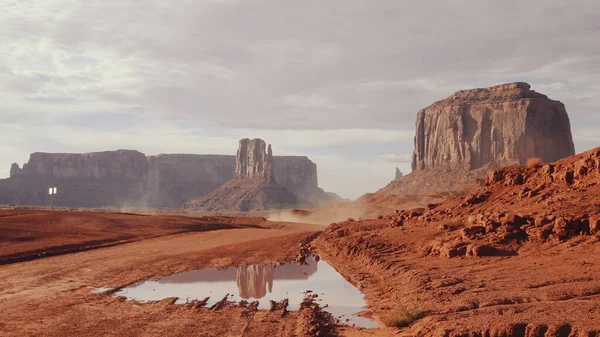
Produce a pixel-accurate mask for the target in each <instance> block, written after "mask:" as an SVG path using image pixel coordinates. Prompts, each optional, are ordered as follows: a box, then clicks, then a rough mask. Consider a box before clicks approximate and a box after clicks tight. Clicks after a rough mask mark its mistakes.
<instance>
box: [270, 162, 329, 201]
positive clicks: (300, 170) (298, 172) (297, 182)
mask: <svg viewBox="0 0 600 337" xmlns="http://www.w3.org/2000/svg"><path fill="white" fill-rule="evenodd" d="M273 170H274V174H275V181H277V183H278V184H279V185H281V186H283V187H285V188H287V189H288V190H289V191H290V192H292V193H294V194H296V195H298V196H300V197H306V198H308V197H309V195H310V194H311V193H314V191H315V190H317V189H319V182H318V177H317V165H316V164H315V163H313V162H312V161H311V160H310V159H308V158H307V157H292V156H285V157H281V156H280V157H273Z"/></svg>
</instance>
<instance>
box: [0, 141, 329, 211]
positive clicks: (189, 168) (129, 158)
mask: <svg viewBox="0 0 600 337" xmlns="http://www.w3.org/2000/svg"><path fill="white" fill-rule="evenodd" d="M266 155H268V151H267V152H266V153H265V156H266ZM271 156H272V154H271ZM240 170H243V171H244V174H249V173H253V172H255V173H259V175H261V176H263V175H265V176H268V177H270V178H269V179H275V181H281V183H280V185H282V186H283V187H286V188H288V189H289V190H290V191H292V192H293V193H296V194H297V195H299V196H301V197H303V198H306V199H311V200H313V199H314V200H315V202H331V201H332V200H337V199H336V198H335V197H333V196H330V195H329V194H327V193H325V192H323V191H322V190H321V189H320V188H319V187H318V182H317V167H316V165H315V164H314V163H313V162H312V161H311V160H310V159H308V158H307V157H300V156H298V157H295V156H286V157H272V168H271V169H269V170H270V172H271V173H268V174H267V173H266V171H265V170H264V168H260V167H258V166H255V165H254V163H252V164H250V167H248V165H247V164H246V166H242V167H240ZM259 171H260V172H259ZM235 172H236V156H232V155H196V154H161V155H157V156H149V157H146V156H145V155H144V154H143V153H141V152H138V151H132V150H118V151H106V152H96V153H86V154H68V153H65V154H62V153H33V154H31V156H30V159H29V161H28V162H27V163H26V164H24V165H23V168H20V167H19V165H17V164H16V163H15V164H13V165H12V166H11V170H10V178H8V179H2V180H0V204H9V205H13V204H18V205H47V204H48V201H49V199H48V196H47V188H48V187H49V186H56V187H58V188H59V190H60V191H61V192H60V194H59V195H58V196H57V197H56V199H55V203H56V205H58V206H68V207H122V206H131V207H180V206H182V205H183V204H184V203H186V202H188V201H190V200H193V199H195V198H198V197H201V196H204V195H207V194H209V193H210V192H212V191H214V190H216V189H217V188H219V187H220V186H222V185H223V184H225V183H226V182H228V181H229V180H231V179H232V178H233V177H234V175H235Z"/></svg>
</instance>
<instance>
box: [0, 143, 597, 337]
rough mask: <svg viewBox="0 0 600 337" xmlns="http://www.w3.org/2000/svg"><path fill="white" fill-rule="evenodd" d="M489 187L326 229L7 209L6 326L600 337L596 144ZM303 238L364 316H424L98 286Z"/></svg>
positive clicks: (270, 249) (231, 259)
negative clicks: (99, 290) (272, 305)
mask: <svg viewBox="0 0 600 337" xmlns="http://www.w3.org/2000/svg"><path fill="white" fill-rule="evenodd" d="M486 184H487V185H486V187H484V188H482V189H480V190H478V191H475V192H472V193H470V194H467V195H463V196H460V197H453V198H450V199H447V200H445V201H443V202H441V203H439V204H431V205H428V206H427V207H426V208H420V209H413V210H410V211H397V212H395V214H393V215H392V214H390V215H388V216H382V217H380V218H379V219H374V220H364V221H345V222H342V223H336V224H332V225H330V226H329V227H327V229H325V231H324V232H322V233H320V232H319V231H321V230H323V228H324V227H321V226H316V225H308V224H299V223H297V224H294V223H285V222H269V221H265V220H264V219H261V218H231V217H197V218H187V217H183V216H168V215H155V216H142V215H129V214H110V213H93V212H73V211H70V212H63V213H60V214H57V218H56V220H55V222H54V224H52V223H49V221H48V217H47V214H46V213H45V211H28V210H27V211H26V210H8V211H2V212H0V231H1V234H2V236H1V240H2V247H1V248H2V251H1V253H0V258H1V259H3V260H2V261H4V262H3V263H4V265H0V280H1V281H0V311H1V312H2V313H3V314H2V319H0V335H2V336H5V335H6V336H39V335H44V336H72V335H78V336H79V335H81V336H98V335H103V336H104V335H106V336H123V335H128V336H129V335H134V336H156V335H170V336H172V335H175V336H189V335H199V336H333V335H338V334H339V335H343V336H390V335H398V336H440V337H442V336H447V337H457V336H473V337H474V336H490V337H492V336H506V337H521V336H523V337H579V336H585V337H589V336H599V335H600V268H599V266H600V234H599V232H600V149H596V150H594V151H590V152H587V153H584V154H581V155H578V156H574V157H571V158H567V159H565V160H562V161H560V162H558V163H555V164H552V165H543V166H536V167H508V168H503V169H500V170H497V171H495V172H494V173H493V174H490V175H489V176H488V178H487V180H486ZM98 242H100V243H98ZM107 245H108V247H107ZM307 245H310V246H311V247H312V248H313V249H314V250H316V251H317V252H318V253H319V255H320V256H322V257H325V258H326V259H327V261H328V262H330V263H332V265H333V266H334V267H335V268H336V269H337V270H338V271H339V272H341V273H342V274H343V275H344V276H345V277H346V278H347V279H349V280H350V281H351V282H352V283H353V284H355V285H356V286H357V287H358V288H360V289H362V291H363V292H364V293H365V295H366V300H367V302H368V304H369V307H368V309H367V310H366V312H365V315H370V316H372V317H374V318H375V319H376V320H378V321H379V322H383V321H384V320H385V318H386V317H388V316H389V315H390V314H391V313H392V312H393V311H394V309H395V308H396V307H398V306H400V305H402V306H404V307H408V308H411V309H422V310H423V311H424V312H425V317H423V318H420V319H417V320H415V321H414V322H412V323H411V324H410V325H409V326H408V327H402V328H396V327H382V328H380V329H372V330H368V329H359V328H353V327H340V326H334V325H332V323H331V318H330V317H328V316H327V315H326V314H324V313H323V312H321V311H320V310H319V309H318V308H315V307H314V306H310V305H309V306H306V307H304V308H303V309H301V310H300V311H297V312H289V313H286V312H285V311H284V310H282V309H281V308H276V309H274V310H272V311H257V310H254V309H252V308H250V307H241V306H239V305H233V304H226V305H225V306H224V307H222V308H220V309H218V310H210V309H209V308H197V307H195V306H193V305H175V304H173V299H170V300H164V301H161V302H159V303H154V304H139V303H135V302H126V301H123V299H122V298H113V297H111V296H109V295H106V294H93V293H91V292H90V288H89V287H94V288H96V287H110V288H120V287H123V286H126V285H129V284H132V283H135V282H139V281H142V280H146V279H148V278H150V277H158V276H166V275H170V274H173V273H177V272H183V271H190V270H195V269H199V268H203V267H226V266H237V265H245V264H255V263H260V264H262V263H277V262H284V261H290V260H293V259H295V258H296V257H297V256H298V253H299V252H300V251H303V250H305V248H304V247H306V246H307ZM65 246H69V247H71V248H72V249H65V248H64V247H65ZM79 250H84V251H79ZM39 252H46V254H41V255H40V253H39ZM53 254H56V255H57V256H50V257H47V258H41V257H44V256H47V255H53ZM60 254H62V255H60ZM15 256H17V257H19V256H20V258H15ZM11 259H12V260H11ZM19 260H21V262H18V261H19Z"/></svg>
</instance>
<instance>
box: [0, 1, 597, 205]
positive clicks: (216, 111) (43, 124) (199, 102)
mask: <svg viewBox="0 0 600 337" xmlns="http://www.w3.org/2000/svg"><path fill="white" fill-rule="evenodd" d="M0 7H2V9H3V10H2V11H0V41H2V44H0V94H1V97H2V100H1V101H0V127H2V129H3V130H4V131H6V132H3V133H2V136H1V137H2V142H1V143H2V144H3V145H2V146H3V150H4V151H3V153H2V154H0V165H2V167H5V165H4V164H2V163H9V164H10V162H12V161H15V160H21V158H23V157H26V156H27V154H26V153H27V152H33V151H42V150H46V151H75V150H77V151H79V150H81V151H84V152H87V151H93V150H105V149H110V148H121V147H129V148H138V149H140V150H143V151H144V152H147V153H158V152H203V151H227V153H230V152H231V150H229V149H231V148H233V149H235V147H236V144H237V138H241V137H261V138H264V139H265V140H267V141H268V142H270V143H272V144H273V146H274V150H275V151H276V153H280V154H306V155H310V156H311V158H312V157H316V156H323V160H324V161H325V162H324V163H322V164H321V163H320V164H319V167H320V170H321V172H323V175H322V179H321V180H322V183H323V184H325V185H327V184H330V181H342V180H345V181H353V180H356V177H357V176H360V177H361V178H362V179H361V181H360V183H357V184H361V186H362V184H364V186H363V187H356V188H355V190H356V191H359V192H367V191H372V190H375V189H377V188H378V187H380V186H377V185H376V184H378V183H380V182H381V181H384V180H385V181H387V180H389V179H388V178H387V177H383V176H387V173H385V172H387V171H388V170H389V169H388V167H387V165H390V166H391V164H392V163H393V162H400V163H401V164H408V163H404V162H403V161H402V160H404V159H403V156H405V155H404V154H407V153H410V152H411V151H412V143H413V142H412V135H413V130H414V120H415V115H416V113H417V111H418V110H420V109H422V108H424V107H426V106H428V105H430V104H431V103H433V102H434V101H437V100H440V99H443V98H445V97H447V96H449V95H450V94H451V93H452V92H454V91H456V90H459V89H466V88H470V87H481V86H488V85H492V84H497V83H501V82H507V81H517V80H519V81H528V82H530V83H532V85H533V89H534V90H537V91H539V92H542V93H545V94H547V95H549V97H550V98H552V99H556V100H561V101H562V102H564V103H565V104H566V107H567V110H568V111H569V113H570V116H571V123H572V127H573V134H574V136H575V142H576V146H577V149H578V150H580V149H587V148H589V147H592V146H594V144H596V145H600V144H598V143H600V140H598V139H597V137H596V136H595V132H596V130H597V125H598V123H600V98H599V96H598V95H597V93H598V91H599V90H600V85H599V84H598V83H600V57H598V55H600V21H599V20H598V19H597V18H598V17H600V4H599V3H598V2H597V1H594V0H573V1H570V2H569V3H566V2H564V1H562V0H543V1H542V0H536V1H528V2H524V3H519V4H513V3H507V2H506V1H502V0H490V1H477V0H457V1H451V2H443V1H434V0H424V1H397V0H381V1H377V2H372V1H363V0H345V1H341V0H338V1H328V2H323V1H318V0H306V1H300V2H298V1H295V2H294V1H285V0H260V1H240V0H231V1H227V0H203V1H192V0H179V1H142V2H140V1H132V0H119V1H117V0H104V1H100V0H89V1H77V0H45V1H38V0H33V1H9V0H0ZM548 22H551V23H552V24H550V25H549V24H548ZM105 114H110V116H109V117H106V116H108V115H105ZM115 116H121V117H122V119H123V122H122V124H123V125H119V118H117V117H115ZM132 116H133V117H132ZM105 117H106V118H108V119H110V121H106V120H105V119H104V118H105ZM86 123H88V124H89V125H90V126H91V127H88V128H83V126H84V125H85V124H86ZM129 124H132V125H129ZM194 128H195V129H196V130H197V132H193V129H194ZM117 129H118V131H117ZM211 129H214V130H217V131H218V132H220V134H219V133H217V132H213V133H210V132H209V130H211ZM45 130H52V132H51V133H49V132H46V131H45ZM214 130H213V131H214ZM202 132H209V134H204V135H203V134H201V133H202ZM7 144H11V145H10V146H9V145H7ZM233 151H234V150H233ZM390 154H398V155H390ZM9 157H10V158H14V159H10V158H9ZM315 161H316V160H315ZM327 165H333V166H335V167H337V168H336V169H328V168H327ZM336 165H337V166H336ZM346 166H347V167H348V168H347V169H346V170H342V168H343V167H346ZM371 167H377V168H376V169H371ZM338 169H339V172H338V171H336V170H338ZM327 170H329V171H327ZM360 170H365V172H369V173H368V175H370V176H374V177H375V176H376V177H379V175H382V177H381V178H373V179H371V178H365V175H364V174H362V173H361V171H360ZM373 170H375V171H373ZM403 170H404V171H407V170H406V169H403ZM327 172H337V174H333V173H327ZM384 173H385V174H384ZM392 174H393V168H392V169H391V173H390V175H392ZM384 178H385V179H384ZM378 179H379V180H378ZM338 185H339V187H340V188H342V189H352V188H353V187H352V186H353V185H352V184H347V183H346V184H342V183H340V184H338ZM338 185H336V184H335V183H332V186H333V187H336V186H338ZM348 193H349V194H357V193H358V192H356V193H355V192H351V191H349V192H348Z"/></svg>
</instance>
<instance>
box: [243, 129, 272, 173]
mask: <svg viewBox="0 0 600 337" xmlns="http://www.w3.org/2000/svg"><path fill="white" fill-rule="evenodd" d="M235 159H236V166H235V177H236V178H259V179H264V180H265V181H267V182H273V181H274V180H275V175H274V173H275V172H274V171H273V150H272V149H271V144H269V147H268V150H267V151H265V141H264V140H262V139H258V138H257V139H252V140H250V139H248V138H244V139H242V140H240V146H239V148H238V150H237V155H236V158H235Z"/></svg>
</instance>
